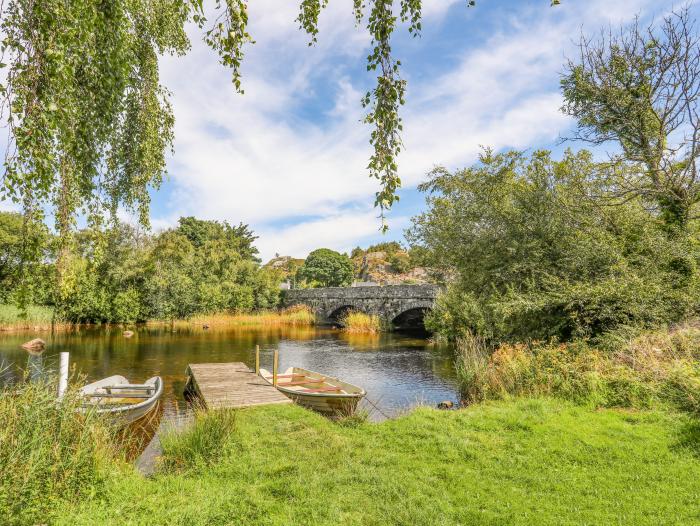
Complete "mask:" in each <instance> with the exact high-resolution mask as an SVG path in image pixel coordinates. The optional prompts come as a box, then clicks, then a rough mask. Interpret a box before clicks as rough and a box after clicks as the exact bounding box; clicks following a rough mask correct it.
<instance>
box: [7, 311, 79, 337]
mask: <svg viewBox="0 0 700 526" xmlns="http://www.w3.org/2000/svg"><path fill="white" fill-rule="evenodd" d="M53 322H54V312H53V308H52V307H44V306H40V305H32V306H30V307H29V308H28V309H27V315H26V316H23V315H22V312H21V311H20V310H19V308H17V307H16V306H15V305H3V304H0V332H9V331H25V330H31V331H47V330H51V327H52V323H53ZM69 326H71V325H70V324H64V323H57V324H54V328H67V327H69Z"/></svg>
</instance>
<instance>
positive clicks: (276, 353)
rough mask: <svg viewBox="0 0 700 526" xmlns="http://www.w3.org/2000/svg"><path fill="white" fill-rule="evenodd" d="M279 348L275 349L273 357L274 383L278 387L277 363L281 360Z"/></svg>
mask: <svg viewBox="0 0 700 526" xmlns="http://www.w3.org/2000/svg"><path fill="white" fill-rule="evenodd" d="M279 355H280V352H279V350H277V349H275V355H274V357H273V358H272V385H273V386H275V387H277V363H278V362H279Z"/></svg>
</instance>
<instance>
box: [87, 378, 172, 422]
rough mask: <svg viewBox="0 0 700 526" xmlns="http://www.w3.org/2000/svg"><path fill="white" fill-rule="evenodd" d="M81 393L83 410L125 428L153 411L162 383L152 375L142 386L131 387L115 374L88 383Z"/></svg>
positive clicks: (161, 391) (160, 392) (134, 385)
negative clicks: (92, 412)
mask: <svg viewBox="0 0 700 526" xmlns="http://www.w3.org/2000/svg"><path fill="white" fill-rule="evenodd" d="M80 393H81V394H82V396H83V397H84V398H85V403H84V404H83V407H82V410H83V411H96V412H98V413H105V414H108V415H109V416H113V417H114V418H115V419H118V421H119V423H120V424H124V425H126V424H130V423H132V422H135V421H136V420H139V419H140V418H143V417H144V416H146V415H147V414H149V413H150V412H151V411H153V409H154V408H155V407H156V406H157V404H158V400H159V399H160V396H161V395H162V394H163V380H162V379H161V377H160V376H154V377H153V378H149V379H148V380H146V381H145V382H144V383H142V384H131V383H129V380H127V379H126V378H124V377H123V376H120V375H118V374H116V375H114V376H110V377H108V378H103V379H102V380H98V381H96V382H93V383H91V384H87V385H86V386H84V387H83V388H82V389H80Z"/></svg>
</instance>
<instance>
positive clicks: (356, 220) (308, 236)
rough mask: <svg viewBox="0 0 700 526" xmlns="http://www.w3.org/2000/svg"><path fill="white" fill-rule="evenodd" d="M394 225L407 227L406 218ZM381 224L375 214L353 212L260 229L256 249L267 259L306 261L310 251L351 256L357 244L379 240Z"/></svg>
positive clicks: (396, 220)
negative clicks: (288, 257)
mask: <svg viewBox="0 0 700 526" xmlns="http://www.w3.org/2000/svg"><path fill="white" fill-rule="evenodd" d="M393 225H394V227H395V228H401V227H404V226H407V225H408V218H407V217H399V218H395V219H394V222H393ZM378 227H379V223H378V221H377V213H376V211H374V210H367V209H366V208H365V209H364V210H354V211H349V212H340V213H334V214H329V215H327V216H325V217H323V218H322V219H313V220H309V221H305V222H303V223H299V224H296V225H290V226H285V227H281V228H275V229H269V228H268V229H261V230H260V231H259V232H257V234H258V235H259V236H260V239H258V241H257V242H256V246H257V247H258V249H259V250H260V253H261V254H262V255H264V256H267V257H271V256H272V255H273V254H275V253H279V254H282V255H291V256H294V257H300V258H303V257H306V255H307V254H308V253H309V251H310V250H313V249H316V248H330V249H333V250H337V251H338V252H348V253H349V252H350V251H351V250H352V249H353V247H355V246H357V245H358V244H361V245H362V244H365V245H366V244H368V243H370V242H371V240H372V238H376V236H377V233H378Z"/></svg>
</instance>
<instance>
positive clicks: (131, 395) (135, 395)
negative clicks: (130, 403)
mask: <svg viewBox="0 0 700 526" xmlns="http://www.w3.org/2000/svg"><path fill="white" fill-rule="evenodd" d="M83 396H85V397H86V398H143V399H148V398H151V396H152V395H150V394H144V393H119V394H113V393H87V394H83Z"/></svg>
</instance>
